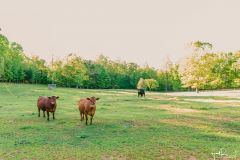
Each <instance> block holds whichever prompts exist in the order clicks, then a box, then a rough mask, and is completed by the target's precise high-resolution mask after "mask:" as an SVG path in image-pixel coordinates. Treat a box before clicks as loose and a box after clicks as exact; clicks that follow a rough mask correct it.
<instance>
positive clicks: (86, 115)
mask: <svg viewBox="0 0 240 160" xmlns="http://www.w3.org/2000/svg"><path fill="white" fill-rule="evenodd" d="M85 118H86V125H87V121H88V116H87V114H85Z"/></svg>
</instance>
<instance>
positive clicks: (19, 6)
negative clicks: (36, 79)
mask: <svg viewBox="0 0 240 160" xmlns="http://www.w3.org/2000/svg"><path fill="white" fill-rule="evenodd" d="M239 7H240V0H38V1H37V0H0V28H2V31H0V33H3V34H4V35H6V36H7V37H8V38H9V40H10V41H16V42H18V43H20V44H21V45H22V46H23V48H24V51H25V53H27V54H28V55H38V56H40V57H41V58H44V59H46V60H50V59H51V55H52V54H54V57H55V58H63V57H65V56H66V55H68V54H69V53H76V54H77V55H79V56H82V57H83V58H86V59H95V58H96V57H98V55H99V54H104V55H106V56H108V57H110V58H112V59H121V60H126V61H127V62H135V63H138V64H140V65H143V64H145V63H148V64H149V65H150V66H153V67H156V68H158V67H160V66H163V64H164V62H165V60H166V58H167V57H169V58H170V59H171V60H172V61H174V62H176V61H178V60H179V59H181V58H183V57H184V56H185V55H186V45H187V44H188V43H189V42H191V41H195V40H202V41H207V42H210V43H212V44H213V45H214V50H216V51H236V50H239V49H240V9H239Z"/></svg>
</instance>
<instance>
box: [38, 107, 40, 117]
mask: <svg viewBox="0 0 240 160" xmlns="http://www.w3.org/2000/svg"><path fill="white" fill-rule="evenodd" d="M38 117H40V108H38Z"/></svg>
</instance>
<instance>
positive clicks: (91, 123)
mask: <svg viewBox="0 0 240 160" xmlns="http://www.w3.org/2000/svg"><path fill="white" fill-rule="evenodd" d="M92 120H93V116H91V119H90V124H92Z"/></svg>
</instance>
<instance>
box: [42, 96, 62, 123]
mask: <svg viewBox="0 0 240 160" xmlns="http://www.w3.org/2000/svg"><path fill="white" fill-rule="evenodd" d="M58 98H59V97H56V96H51V97H42V96H39V98H38V101H37V107H38V117H40V110H42V111H43V117H45V111H47V116H48V117H47V120H48V121H49V112H52V115H53V119H55V116H54V113H55V111H56V107H57V102H56V100H57V99H58Z"/></svg>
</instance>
